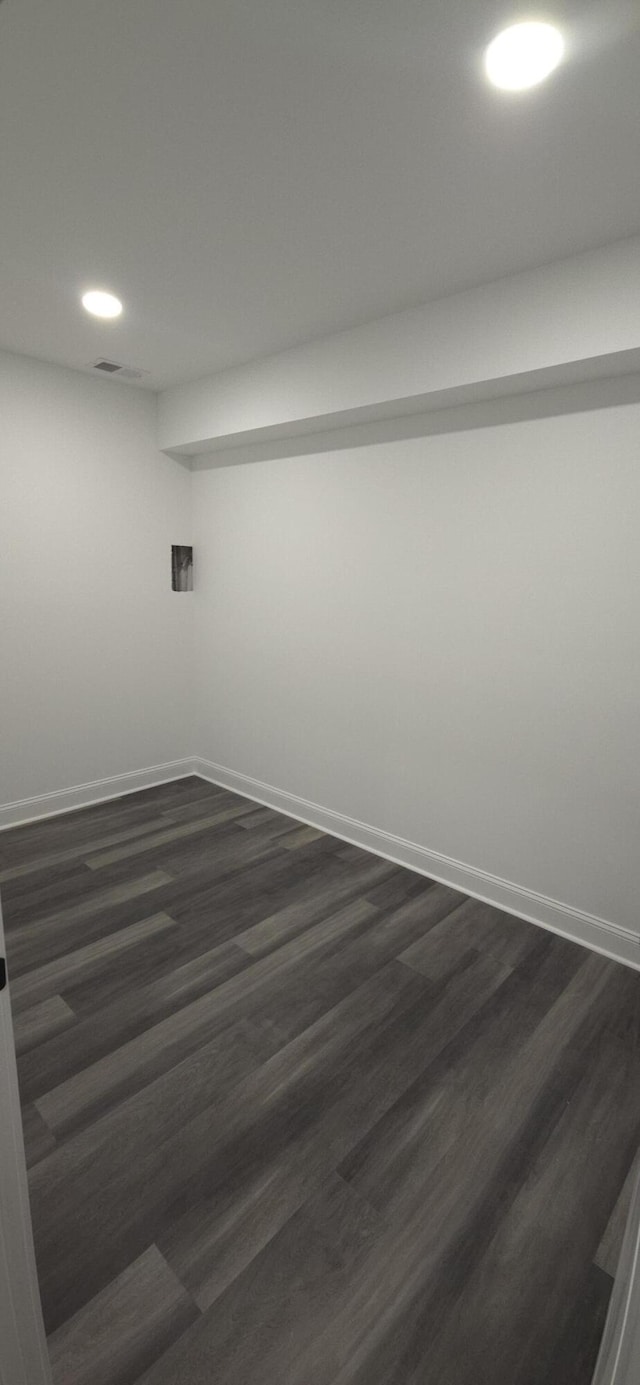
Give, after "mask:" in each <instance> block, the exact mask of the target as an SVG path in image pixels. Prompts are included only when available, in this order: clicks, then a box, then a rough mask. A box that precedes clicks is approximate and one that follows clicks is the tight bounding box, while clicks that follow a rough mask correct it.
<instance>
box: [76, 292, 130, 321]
mask: <svg viewBox="0 0 640 1385" xmlns="http://www.w3.org/2000/svg"><path fill="white" fill-rule="evenodd" d="M82 306H83V308H86V310H87V312H88V313H93V315H94V317H119V316H120V313H121V312H122V303H121V302H120V299H119V298H116V297H115V294H113V293H105V292H104V290H103V289H90V290H89V292H88V293H83V295H82Z"/></svg>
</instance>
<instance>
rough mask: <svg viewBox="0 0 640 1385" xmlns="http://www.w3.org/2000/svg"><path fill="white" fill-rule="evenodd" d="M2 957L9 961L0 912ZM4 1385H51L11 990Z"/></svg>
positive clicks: (0, 1016)
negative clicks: (34, 1234)
mask: <svg viewBox="0 0 640 1385" xmlns="http://www.w3.org/2000/svg"><path fill="white" fill-rule="evenodd" d="M0 957H1V958H3V959H4V958H5V957H6V952H5V945H4V928H3V925H2V908H1V906H0ZM0 1385H51V1369H50V1366H49V1356H48V1353H47V1344H46V1339H45V1333H44V1325H43V1321H42V1307H41V1304H40V1290H39V1288H38V1275H37V1271H36V1262H35V1255H34V1251H33V1236H32V1232H31V1210H30V1207H29V1193H28V1186H27V1166H26V1162H25V1155H24V1140H23V1136H22V1117H21V1114H20V1098H19V1095H18V1078H17V1073H16V1051H15V1043H14V1038H13V1024H12V1022H11V1006H10V1003H9V987H8V985H6V986H5V987H4V989H3V990H2V991H0Z"/></svg>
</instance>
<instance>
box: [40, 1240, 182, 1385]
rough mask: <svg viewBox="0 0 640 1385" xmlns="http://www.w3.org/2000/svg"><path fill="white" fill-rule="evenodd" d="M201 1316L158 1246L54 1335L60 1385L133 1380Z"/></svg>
mask: <svg viewBox="0 0 640 1385" xmlns="http://www.w3.org/2000/svg"><path fill="white" fill-rule="evenodd" d="M197 1317H198V1310H197V1308H196V1307H195V1304H194V1303H193V1300H192V1299H191V1298H190V1297H189V1295H188V1294H187V1293H186V1291H185V1289H184V1288H183V1286H182V1284H180V1283H179V1281H178V1280H177V1279H176V1277H175V1275H174V1274H172V1272H171V1270H170V1269H169V1266H168V1265H167V1263H166V1261H165V1260H163V1258H162V1256H161V1254H160V1252H159V1250H158V1249H157V1247H156V1246H150V1247H149V1249H148V1250H147V1251H145V1252H144V1254H143V1255H141V1256H140V1258H139V1260H136V1261H135V1263H134V1264H133V1265H130V1266H129V1267H128V1268H127V1269H126V1270H123V1272H122V1274H121V1275H119V1277H118V1279H116V1280H115V1281H114V1282H113V1283H112V1284H109V1285H108V1287H107V1288H106V1289H103V1290H102V1292H101V1293H100V1294H98V1295H97V1296H96V1298H94V1299H92V1301H91V1302H90V1303H88V1304H87V1305H86V1307H85V1308H82V1309H81V1310H80V1312H79V1313H77V1314H76V1316H75V1317H73V1318H71V1319H70V1321H69V1322H67V1323H65V1324H64V1326H62V1327H60V1328H58V1331H57V1332H54V1333H53V1334H52V1336H51V1337H50V1338H49V1355H50V1360H51V1370H52V1374H53V1382H54V1385H127V1382H133V1381H135V1380H138V1379H139V1378H140V1374H141V1372H142V1371H144V1369H145V1367H147V1366H148V1365H149V1364H150V1362H152V1361H153V1360H154V1358H155V1357H157V1356H159V1355H161V1354H162V1352H163V1351H164V1350H166V1348H167V1347H168V1346H170V1344H171V1342H172V1341H173V1339H174V1338H176V1337H179V1336H180V1335H181V1333H182V1332H184V1331H185V1329H186V1328H187V1327H189V1326H190V1324H191V1323H192V1322H193V1321H194V1319H195V1318H197Z"/></svg>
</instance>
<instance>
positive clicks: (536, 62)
mask: <svg viewBox="0 0 640 1385" xmlns="http://www.w3.org/2000/svg"><path fill="white" fill-rule="evenodd" d="M563 55H564V39H563V37H562V34H561V33H560V30H559V29H556V28H555V26H554V25H553V24H543V23H542V22H541V21H538V20H527V21H525V22H524V23H522V24H512V25H511V27H510V28H509V29H503V31H502V33H501V34H498V35H497V37H496V38H494V40H493V42H492V43H490V44H489V47H488V48H487V51H486V53H485V55H484V66H485V71H486V74H487V77H488V78H489V81H490V82H493V85H494V87H501V88H502V89H503V90H504V91H525V90H526V88H527V87H535V86H537V84H538V82H543V81H544V79H545V77H548V76H549V74H550V73H551V72H553V69H554V68H555V67H557V66H558V63H560V62H561V61H562V58H563Z"/></svg>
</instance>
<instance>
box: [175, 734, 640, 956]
mask: <svg viewBox="0 0 640 1385" xmlns="http://www.w3.org/2000/svg"><path fill="white" fill-rule="evenodd" d="M192 763H193V769H192V771H191V772H192V773H194V774H198V775H200V777H201V778H202V779H207V780H208V781H209V783H212V784H219V785H220V786H221V787H222V788H225V789H231V790H232V791H233V792H234V793H239V794H242V795H243V796H244V797H245V798H250V799H252V800H253V801H254V802H255V803H263V804H265V806H266V807H268V808H275V809H277V811H278V812H279V813H285V814H286V815H287V816H288V817H292V818H296V819H297V820H298V821H299V822H306V823H309V824H310V825H311V826H312V827H319V828H320V829H321V831H324V832H330V833H331V834H332V836H334V837H341V838H342V839H343V840H344V841H346V842H351V843H353V845H354V846H360V847H362V848H363V849H364V850H365V851H372V852H374V853H375V854H376V855H377V856H384V857H385V858H386V859H387V860H389V861H394V862H396V863H397V864H398V865H400V866H407V867H408V868H409V870H415V871H418V872H419V873H420V874H421V875H428V876H429V877H430V878H431V879H432V880H438V881H439V882H440V883H441V884H443V885H450V886H451V887H452V888H453V889H456V890H460V891H461V892H462V893H463V894H467V895H472V896H473V898H474V899H481V900H483V901H484V902H485V903H486V904H494V905H495V906H496V908H498V909H504V910H506V912H507V913H509V914H515V915H516V916H517V917H518V918H522V919H526V920H527V922H528V923H536V924H538V925H539V926H540V927H541V928H547V929H550V930H551V932H552V933H559V934H560V935H561V936H562V937H563V938H569V939H571V941H572V942H576V943H580V944H581V945H582V946H583V947H588V948H590V949H591V950H592V951H594V952H600V953H602V955H603V956H605V957H611V958H613V960H614V961H616V962H624V963H626V965H627V966H631V967H634V968H635V969H636V970H637V971H640V937H638V935H637V934H636V933H633V932H632V931H631V929H628V928H623V927H621V926H620V925H619V924H616V923H610V922H609V921H608V920H607V919H602V918H598V917H597V916H596V915H594V914H588V913H585V912H584V911H583V910H581V909H575V908H573V907H572V906H571V905H568V904H563V903H561V902H560V901H559V900H556V899H550V898H549V897H548V896H547V895H542V894H538V893H536V891H535V890H529V889H525V888H523V887H522V886H520V885H514V884H513V883H512V882H511V881H509V880H503V879H501V878H500V876H497V875H491V874H489V872H487V871H483V870H478V869H477V868H476V867H474V866H467V865H465V864H464V863H463V862H462V861H456V860H454V858H453V857H450V856H444V855H442V853H441V852H438V851H430V850H428V848H427V847H424V846H420V845H419V844H418V843H417V842H410V841H406V840H405V839H404V838H403V837H395V836H393V834H392V833H390V832H383V831H382V830H381V829H380V828H378V827H372V826H371V825H370V824H369V823H365V822H358V821H357V820H356V819H355V818H350V817H346V816H345V815H344V814H343V813H337V812H334V810H333V809H331V808H323V807H321V806H320V804H318V803H311V802H309V800H308V799H306V798H299V797H298V795H297V794H292V793H287V792H285V791H284V790H283V789H277V788H274V786H273V785H272V784H264V783H262V781H261V780H259V779H252V778H251V777H250V776H249V775H247V774H239V773H238V772H237V771H236V770H231V769H227V767H226V766H225V765H217V764H214V763H213V762H212V761H211V760H204V759H202V758H201V757H199V756H196V757H195V758H194V760H193V762H192Z"/></svg>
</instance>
